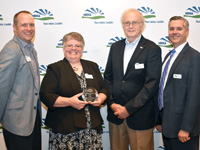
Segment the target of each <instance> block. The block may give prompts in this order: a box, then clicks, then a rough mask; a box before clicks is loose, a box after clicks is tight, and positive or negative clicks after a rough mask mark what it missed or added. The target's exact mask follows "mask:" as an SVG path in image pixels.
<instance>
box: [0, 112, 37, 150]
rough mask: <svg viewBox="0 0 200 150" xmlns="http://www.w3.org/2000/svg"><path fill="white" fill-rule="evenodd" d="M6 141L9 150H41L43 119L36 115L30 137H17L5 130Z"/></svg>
mask: <svg viewBox="0 0 200 150" xmlns="http://www.w3.org/2000/svg"><path fill="white" fill-rule="evenodd" d="M3 135H4V140H5V143H6V147H7V149H8V150H41V119H40V115H39V113H37V115H36V120H35V126H34V129H33V132H32V133H31V135H29V136H19V135H15V134H13V133H11V132H9V131H7V130H5V129H4V128H3Z"/></svg>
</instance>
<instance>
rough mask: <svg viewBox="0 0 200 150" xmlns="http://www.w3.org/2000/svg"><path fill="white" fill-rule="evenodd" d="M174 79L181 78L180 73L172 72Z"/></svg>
mask: <svg viewBox="0 0 200 150" xmlns="http://www.w3.org/2000/svg"><path fill="white" fill-rule="evenodd" d="M173 78H174V79H182V74H173Z"/></svg>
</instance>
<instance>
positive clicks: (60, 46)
mask: <svg viewBox="0 0 200 150" xmlns="http://www.w3.org/2000/svg"><path fill="white" fill-rule="evenodd" d="M62 42H63V39H60V40H59V42H58V44H57V46H56V48H63V44H62ZM83 53H87V51H86V50H84V51H83Z"/></svg>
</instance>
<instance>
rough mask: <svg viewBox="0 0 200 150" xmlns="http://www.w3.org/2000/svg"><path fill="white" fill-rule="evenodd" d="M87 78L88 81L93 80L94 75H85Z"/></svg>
mask: <svg viewBox="0 0 200 150" xmlns="http://www.w3.org/2000/svg"><path fill="white" fill-rule="evenodd" d="M85 78H86V79H93V75H92V74H88V73H85Z"/></svg>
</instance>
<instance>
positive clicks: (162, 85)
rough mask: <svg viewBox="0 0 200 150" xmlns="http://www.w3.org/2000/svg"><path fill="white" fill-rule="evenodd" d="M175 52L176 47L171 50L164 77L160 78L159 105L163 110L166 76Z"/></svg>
mask: <svg viewBox="0 0 200 150" xmlns="http://www.w3.org/2000/svg"><path fill="white" fill-rule="evenodd" d="M175 52H176V50H175V49H173V50H172V51H171V54H170V58H169V60H168V61H167V63H166V64H165V68H164V70H163V73H162V77H161V80H160V86H159V93H158V107H159V110H161V109H162V108H163V90H164V85H165V80H166V76H167V72H168V68H169V64H170V61H171V59H172V57H173V56H174V53H175Z"/></svg>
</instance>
